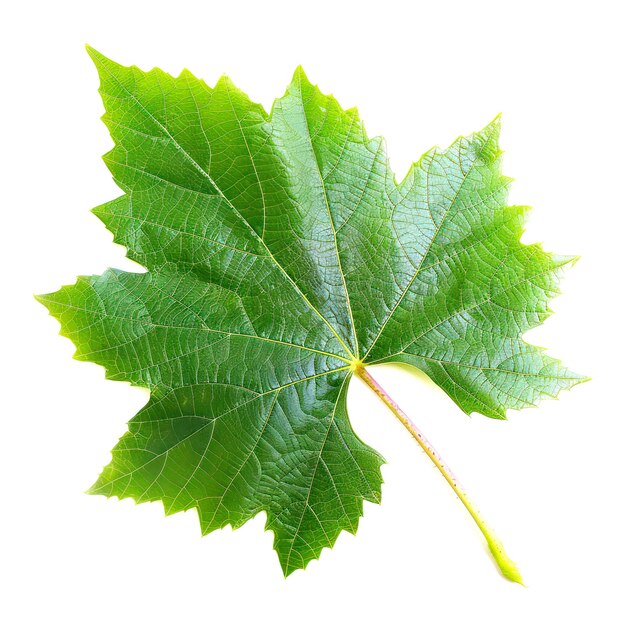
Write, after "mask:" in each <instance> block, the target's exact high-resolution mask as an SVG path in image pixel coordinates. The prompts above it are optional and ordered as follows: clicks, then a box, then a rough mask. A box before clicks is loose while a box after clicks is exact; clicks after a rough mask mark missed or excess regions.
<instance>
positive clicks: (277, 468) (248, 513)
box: [39, 49, 583, 575]
mask: <svg viewBox="0 0 626 626" xmlns="http://www.w3.org/2000/svg"><path fill="white" fill-rule="evenodd" d="M89 54H90V55H91V57H92V58H93V60H94V62H95V64H96V67H97V69H98V72H99V74H100V79H101V87H100V93H101V94H102V98H103V101H104V105H105V109H106V113H105V115H104V117H103V119H104V121H105V123H106V124H107V126H108V128H109V130H110V133H111V136H112V138H113V140H114V142H115V147H114V148H113V149H112V150H111V151H110V152H109V153H108V154H106V155H105V157H104V160H105V162H106V164H107V166H108V168H109V169H110V171H111V173H112V175H113V177H114V179H115V181H116V183H117V184H118V185H119V187H120V188H121V189H122V191H123V192H124V195H122V196H121V197H119V198H117V199H116V200H113V201H111V202H108V203H106V204H104V205H102V206H99V207H97V208H96V209H94V212H95V214H96V215H97V216H98V217H99V218H100V219H101V220H102V221H103V222H104V224H105V225H106V226H107V228H108V229H109V230H110V231H111V232H112V233H113V235H114V238H115V241H116V242H118V243H120V244H122V245H124V246H125V247H126V248H127V251H128V257H129V258H131V259H133V260H135V261H137V262H138V263H140V264H141V265H143V266H144V267H145V268H146V269H147V272H146V273H137V274H135V273H129V272H122V271H118V270H108V271H107V272H105V273H104V274H103V275H102V276H90V277H80V278H79V279H78V281H77V283H76V284H75V285H72V286H68V287H63V288H62V289H60V290H59V291H57V292H56V293H52V294H48V295H45V296H39V300H40V301H41V302H42V303H44V304H45V306H46V307H47V308H48V309H49V311H50V313H51V314H52V315H54V316H55V317H56V318H57V319H58V320H59V321H60V323H61V328H62V330H61V332H62V334H63V335H64V336H66V337H68V338H69V339H71V340H72V341H73V342H74V344H75V345H76V348H77V350H76V355H75V356H76V358H78V359H81V360H86V361H92V362H94V363H98V364H100V365H102V366H103V367H104V368H106V375H107V377H108V378H110V379H113V380H124V381H129V382H130V383H132V384H133V385H137V386H141V387H146V388H148V389H149V390H150V392H151V399H150V401H149V402H148V404H147V405H146V406H145V407H144V408H143V409H142V410H141V411H140V412H139V413H138V414H137V415H136V416H135V417H134V418H133V419H132V420H131V421H130V423H129V430H128V432H127V433H126V434H125V435H124V436H123V437H122V438H121V440H120V441H119V443H118V444H117V446H116V447H115V448H114V450H113V458H112V461H111V463H110V464H109V465H108V466H107V467H106V468H105V469H104V471H103V472H102V474H101V476H100V477H99V479H98V480H97V482H96V483H95V485H94V486H93V487H92V488H91V493H95V494H104V495H106V496H117V497H119V498H126V497H131V498H133V499H134V500H135V501H136V502H144V501H153V500H161V501H162V502H163V504H164V506H165V511H166V513H167V514H170V513H175V512H177V511H184V510H187V509H191V508H196V509H197V510H198V514H199V519H200V524H201V527H202V531H203V532H204V533H208V532H210V531H212V530H214V529H217V528H221V527H223V526H225V525H228V524H231V525H232V526H233V527H238V526H240V525H242V524H243V523H245V522H246V521H247V520H249V519H250V518H252V517H254V516H255V515H256V514H257V513H259V512H260V511H266V513H267V528H268V529H271V530H272V531H273V532H274V537H275V541H274V546H275V548H276V551H277V553H278V556H279V559H280V562H281V565H282V568H283V571H284V572H285V574H286V575H288V574H289V573H291V572H292V571H293V570H295V569H297V568H302V567H305V566H306V564H307V563H308V562H309V561H310V560H312V559H315V558H317V557H318V556H319V554H320V552H321V550H322V549H323V548H324V547H327V546H332V545H333V543H334V542H335V540H336V538H337V536H338V535H339V533H340V532H341V531H342V530H348V531H350V532H355V531H356V528H357V525H358V520H359V517H360V516H361V514H362V509H363V500H368V501H371V502H378V501H379V500H380V488H381V482H382V480H381V474H380V465H381V464H382V463H383V459H382V457H381V456H380V455H379V454H378V453H377V452H376V451H375V450H373V449H372V448H370V447H369V446H368V445H366V444H365V443H363V442H362V441H361V440H360V439H359V438H358V437H357V435H356V434H355V433H354V431H353V430H352V427H351V425H350V422H349V419H348V414H347V409H346V394H347V389H348V385H349V382H350V378H351V376H352V374H353V373H354V372H355V371H356V372H357V373H358V371H359V369H360V368H361V367H362V366H363V365H368V364H373V363H386V362H404V363H408V364H410V365H413V366H415V367H417V368H419V369H421V370H422V371H424V372H425V373H426V374H428V375H429V376H430V378H432V380H433V381H434V382H435V383H437V384H438V385H439V386H440V387H441V388H442V389H444V390H445V391H446V392H447V393H448V394H449V395H450V397H451V398H452V399H453V400H454V401H455V402H456V403H457V404H458V405H459V407H460V408H461V409H462V410H464V411H465V412H467V413H470V412H472V411H477V412H480V413H482V414H484V415H486V416H489V417H495V418H504V417H505V412H506V410H507V409H508V408H515V409H519V408H523V407H527V406H531V405H534V404H535V403H536V401H537V400H538V399H539V398H540V396H542V395H543V394H547V395H551V396H554V395H556V394H557V392H558V391H559V390H561V389H564V388H569V387H571V386H573V385H574V384H576V383H577V382H580V381H581V380H583V377H581V376H579V375H577V374H574V373H572V372H570V371H569V370H567V369H566V368H564V367H563V366H562V365H561V364H560V363H559V362H558V361H556V360H555V359H553V358H552V357H549V356H547V355H546V354H545V353H544V352H543V351H542V349H540V348H537V347H534V346H531V345H529V344H528V343H526V342H524V341H523V339H522V334H523V333H524V332H525V331H526V330H528V329H530V328H532V327H534V326H536V325H538V324H540V323H541V322H543V320H545V319H546V317H547V316H548V315H549V313H550V311H549V308H548V301H549V299H550V298H551V297H552V296H553V295H554V294H555V293H556V291H557V283H558V279H559V276H560V273H561V271H562V269H563V268H564V266H566V265H567V264H569V263H571V262H572V261H573V260H574V259H573V258H571V257H557V256H554V255H552V254H548V253H546V252H544V251H543V250H542V249H541V247H540V246H538V245H532V246H527V245H523V244H521V243H520V235H521V233H522V230H523V227H524V219H525V215H526V209H525V208H523V207H509V206H507V205H506V196H507V190H508V186H509V182H510V181H509V179H507V178H506V177H504V176H502V175H501V173H500V160H501V153H500V150H499V148H498V132H499V119H496V120H494V122H492V123H491V124H489V126H487V127H486V128H485V129H484V130H483V131H481V132H479V133H476V134H474V135H470V136H469V137H464V138H459V139H458V140H457V141H455V142H454V143H453V144H452V145H451V146H450V147H449V148H448V149H446V150H439V149H433V150H431V151H430V152H428V153H427V154H426V155H424V156H423V157H422V158H421V159H420V160H419V161H418V162H417V163H415V164H414V165H413V166H412V167H411V169H410V171H409V173H408V174H407V176H406V177H405V179H404V180H403V181H402V182H401V183H399V184H397V183H396V181H395V178H394V175H393V173H392V172H391V170H390V168H389V164H388V161H387V156H386V153H385V146H384V142H383V140H382V139H381V138H374V139H370V138H368V136H367V135H366V133H365V130H364V127H363V124H362V122H361V120H360V119H359V117H358V113H357V111H356V109H351V110H348V111H344V110H343V109H342V108H341V107H340V106H339V104H338V103H337V101H336V100H335V99H334V98H333V97H332V96H326V95H324V94H322V93H321V92H320V91H319V89H318V88H317V87H315V86H314V85H312V84H311V83H310V82H309V81H308V80H307V78H306V76H305V74H304V72H303V71H302V69H300V68H298V69H297V70H296V72H295V74H294V77H293V80H292V82H291V84H290V85H289V87H288V89H287V92H286V93H285V95H284V96H283V97H282V98H280V99H278V100H277V101H276V102H275V103H274V106H273V108H272V112H271V114H269V115H268V114H267V113H266V112H265V111H264V110H263V108H262V107H261V106H260V105H258V104H255V103H253V102H251V101H250V100H249V98H248V97H247V96H246V95H245V94H244V93H243V92H241V91H240V90H239V89H237V88H236V87H235V86H234V85H233V84H232V82H231V81H230V80H229V79H228V78H225V77H223V78H221V79H220V80H219V82H218V83H217V84H216V85H215V87H213V88H211V87H209V86H207V85H206V84H205V83H204V82H202V81H201V80H198V79H197V78H195V77H194V76H193V75H192V74H191V73H189V72H188V71H184V72H182V74H181V75H180V76H178V77H177V78H174V77H172V76H170V75H168V74H166V73H164V72H162V71H161V70H159V69H154V70H152V71H150V72H143V71H141V70H139V69H138V68H136V67H123V66H121V65H118V64H117V63H114V62H113V61H110V60H109V59H107V58H105V57H104V56H103V55H101V54H100V53H98V52H96V51H95V50H93V49H89Z"/></svg>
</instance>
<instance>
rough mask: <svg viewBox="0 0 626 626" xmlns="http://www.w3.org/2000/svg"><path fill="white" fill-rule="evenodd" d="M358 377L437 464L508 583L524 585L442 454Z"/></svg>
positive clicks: (368, 379) (372, 383)
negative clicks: (509, 581)
mask: <svg viewBox="0 0 626 626" xmlns="http://www.w3.org/2000/svg"><path fill="white" fill-rule="evenodd" d="M354 370H355V372H356V374H357V376H358V377H359V378H360V379H361V380H362V381H363V382H364V383H365V384H366V385H367V386H368V387H369V388H370V389H371V390H372V391H373V392H374V393H375V394H376V395H377V396H378V397H379V398H380V399H381V400H382V401H383V402H384V403H385V404H386V405H387V407H388V408H389V409H390V410H391V412H392V413H393V414H394V415H395V416H396V417H397V418H398V419H399V420H400V422H401V423H402V424H403V426H404V427H405V428H406V429H407V430H408V431H409V432H410V433H411V436H412V437H413V439H415V441H417V443H418V444H419V445H420V446H421V448H422V450H424V452H426V454H427V455H428V457H429V458H430V460H431V461H432V462H433V463H434V464H435V466H436V467H437V469H438V470H439V471H440V472H441V474H442V476H443V477H444V478H445V479H446V481H447V483H448V484H449V485H450V487H452V489H453V491H454V493H456V495H457V496H458V497H459V500H461V502H462V503H463V505H464V506H465V508H466V509H467V511H468V513H469V514H470V515H471V516H472V519H473V520H474V522H476V525H477V526H478V528H479V530H480V532H481V533H482V534H483V536H484V537H485V539H486V541H487V546H488V547H489V551H490V552H491V554H492V556H493V558H494V560H495V562H496V564H497V566H498V568H499V569H500V571H501V572H502V575H503V576H504V577H505V578H508V579H509V580H511V581H513V582H516V583H519V584H520V585H524V582H523V581H522V576H521V574H520V573H519V570H518V569H517V566H516V565H515V563H514V562H513V561H512V560H511V559H510V558H509V556H508V555H507V553H506V552H505V550H504V546H503V545H502V542H501V541H500V540H499V539H498V537H497V536H496V534H495V532H494V531H493V530H492V529H491V528H490V527H489V526H488V525H487V524H486V522H485V521H484V520H483V519H482V517H481V516H480V513H479V511H478V509H476V508H475V507H474V505H473V504H472V502H471V501H470V499H469V498H468V496H467V493H466V492H465V489H463V487H462V486H461V484H460V483H459V481H458V480H457V478H456V476H455V475H454V474H453V472H452V470H451V469H450V468H449V467H448V466H447V465H446V463H445V462H444V461H443V459H442V458H441V456H440V455H439V453H438V452H437V451H436V450H435V448H434V447H433V446H432V444H431V443H430V442H429V441H428V439H426V437H425V436H424V435H423V434H422V432H421V431H420V429H419V428H418V427H417V426H416V425H415V424H414V423H413V422H412V421H411V419H410V418H409V416H408V415H407V414H406V413H405V412H404V411H403V410H402V409H401V408H400V407H399V406H398V404H397V403H396V401H395V400H394V399H393V398H391V396H389V394H388V393H387V392H386V391H385V390H384V389H383V388H382V387H381V386H380V384H379V383H378V382H377V381H376V380H375V379H374V378H373V377H372V375H371V374H370V373H369V372H368V371H367V370H366V369H365V368H364V367H363V365H361V364H358V365H356V366H355V367H354Z"/></svg>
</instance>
